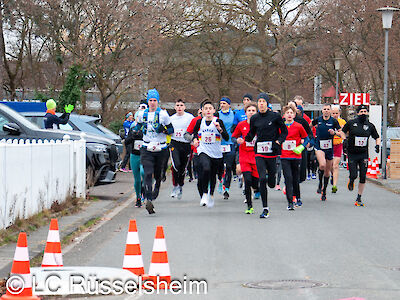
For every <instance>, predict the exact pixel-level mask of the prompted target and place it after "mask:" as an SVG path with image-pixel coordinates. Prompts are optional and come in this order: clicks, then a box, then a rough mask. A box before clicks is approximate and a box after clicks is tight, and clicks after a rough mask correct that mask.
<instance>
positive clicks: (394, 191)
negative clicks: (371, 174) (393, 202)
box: [367, 177, 400, 194]
mask: <svg viewBox="0 0 400 300" xmlns="http://www.w3.org/2000/svg"><path fill="white" fill-rule="evenodd" d="M367 181H369V182H371V183H373V184H375V185H378V186H380V187H382V188H384V189H385V190H387V191H389V192H392V193H395V194H400V190H396V189H393V188H391V187H389V186H387V185H385V184H383V183H382V182H380V181H379V180H378V179H373V178H368V177H367Z"/></svg>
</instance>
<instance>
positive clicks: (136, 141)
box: [125, 123, 144, 207]
mask: <svg viewBox="0 0 400 300" xmlns="http://www.w3.org/2000/svg"><path fill="white" fill-rule="evenodd" d="M134 126H135V123H134V124H132V127H131V128H132V129H133V128H134ZM132 129H131V130H130V131H129V133H128V136H127V137H126V138H125V145H126V146H127V149H130V151H131V153H129V154H130V165H131V170H132V173H133V179H134V188H135V192H136V204H135V206H136V207H142V183H143V177H144V170H143V166H142V164H141V163H140V148H142V145H143V133H142V132H141V131H135V130H132Z"/></svg>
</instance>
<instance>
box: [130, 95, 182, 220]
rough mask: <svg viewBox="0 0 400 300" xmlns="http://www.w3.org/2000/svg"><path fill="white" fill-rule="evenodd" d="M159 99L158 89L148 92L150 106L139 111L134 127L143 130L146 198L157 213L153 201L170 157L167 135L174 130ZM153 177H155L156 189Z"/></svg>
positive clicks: (142, 152) (141, 156)
mask: <svg viewBox="0 0 400 300" xmlns="http://www.w3.org/2000/svg"><path fill="white" fill-rule="evenodd" d="M159 101H160V95H159V94H158V92H157V90H156V89H152V90H149V91H148V92H147V103H148V106H149V108H147V109H145V110H144V111H140V112H139V114H138V124H137V125H136V126H135V127H134V130H135V131H139V130H141V131H142V133H143V146H142V148H141V149H140V162H141V163H142V165H143V170H144V198H145V199H146V209H147V211H148V212H149V214H154V213H155V211H154V205H153V203H152V201H153V200H155V199H156V198H157V197H158V193H159V189H160V185H161V176H162V168H163V166H164V164H165V160H166V159H168V149H167V139H166V135H167V134H172V133H173V132H174V128H173V126H172V124H171V120H170V118H169V116H168V113H167V112H166V111H165V110H161V109H160V108H159V107H158V103H159ZM153 177H154V179H155V186H154V191H153V183H152V180H153Z"/></svg>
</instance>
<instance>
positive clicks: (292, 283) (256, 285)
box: [243, 279, 328, 290]
mask: <svg viewBox="0 0 400 300" xmlns="http://www.w3.org/2000/svg"><path fill="white" fill-rule="evenodd" d="M327 285H328V284H326V283H322V282H318V281H313V280H292V279H286V280H263V281H253V282H248V283H245V284H243V286H244V287H247V288H252V289H266V290H293V289H309V288H314V287H324V286H327Z"/></svg>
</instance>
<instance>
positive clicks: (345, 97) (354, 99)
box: [339, 93, 369, 106]
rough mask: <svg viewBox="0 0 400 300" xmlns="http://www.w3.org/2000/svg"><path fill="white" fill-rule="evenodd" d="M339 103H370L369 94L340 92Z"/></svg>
mask: <svg viewBox="0 0 400 300" xmlns="http://www.w3.org/2000/svg"><path fill="white" fill-rule="evenodd" d="M339 105H356V106H357V105H369V94H368V93H340V97H339Z"/></svg>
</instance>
